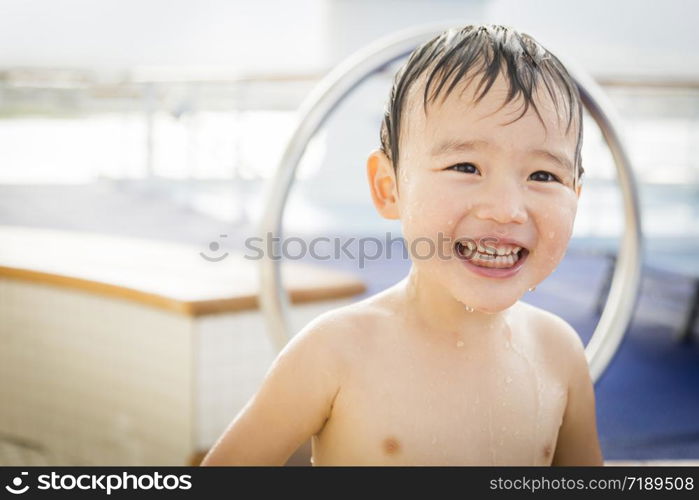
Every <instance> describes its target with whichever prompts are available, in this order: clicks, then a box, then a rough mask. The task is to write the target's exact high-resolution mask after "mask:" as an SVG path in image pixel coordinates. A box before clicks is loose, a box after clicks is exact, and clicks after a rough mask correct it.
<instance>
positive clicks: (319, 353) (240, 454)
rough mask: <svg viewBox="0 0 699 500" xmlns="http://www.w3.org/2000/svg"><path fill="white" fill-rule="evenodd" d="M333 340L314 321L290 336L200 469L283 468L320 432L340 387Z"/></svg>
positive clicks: (320, 324) (325, 329)
mask: <svg viewBox="0 0 699 500" xmlns="http://www.w3.org/2000/svg"><path fill="white" fill-rule="evenodd" d="M334 338H336V336H333V335H332V332H330V331H328V329H327V328H326V327H323V326H322V323H321V322H318V320H316V321H314V322H312V323H311V324H309V325H308V326H307V327H306V328H305V329H304V330H302V331H301V332H299V333H298V334H297V335H295V336H294V337H293V339H291V341H290V342H289V343H288V344H287V345H286V346H285V347H284V349H283V350H282V352H281V353H280V354H279V356H277V358H276V359H275V360H274V362H273V363H272V365H271V367H270V368H269V370H268V371H267V374H266V375H265V378H264V380H263V382H262V385H261V387H260V389H259V390H258V392H257V393H256V394H255V395H254V396H253V397H252V398H251V399H250V400H249V401H248V403H247V404H246V405H245V407H244V408H243V409H242V410H241V411H240V412H239V413H238V415H237V416H236V417H235V419H234V420H233V421H232V422H231V424H230V425H229V426H228V428H227V429H226V430H225V432H224V433H223V435H222V436H221V437H220V438H219V439H218V441H217V442H216V444H215V445H214V446H213V447H212V448H211V450H209V453H208V454H207V455H206V456H205V457H204V460H203V461H202V463H201V465H203V466H207V465H284V464H285V463H286V461H287V459H288V458H289V456H290V455H291V454H292V453H293V452H294V451H296V449H298V447H299V446H300V445H301V444H303V443H304V442H305V441H306V440H307V439H308V438H309V437H310V436H312V435H314V434H316V433H317V432H318V431H320V430H321V428H322V427H323V425H324V423H325V420H326V419H327V418H328V417H329V416H330V410H331V408H332V404H333V401H334V398H335V396H336V394H337V392H338V390H339V387H340V384H339V367H340V365H341V363H339V362H338V359H337V357H338V356H337V352H338V351H337V349H334V348H333V339H334Z"/></svg>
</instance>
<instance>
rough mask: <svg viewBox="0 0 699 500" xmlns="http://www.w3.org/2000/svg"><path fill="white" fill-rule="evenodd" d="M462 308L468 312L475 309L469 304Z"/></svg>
mask: <svg viewBox="0 0 699 500" xmlns="http://www.w3.org/2000/svg"><path fill="white" fill-rule="evenodd" d="M464 309H466V312H470V313H472V312H473V311H475V309H474V308H473V307H471V306H464Z"/></svg>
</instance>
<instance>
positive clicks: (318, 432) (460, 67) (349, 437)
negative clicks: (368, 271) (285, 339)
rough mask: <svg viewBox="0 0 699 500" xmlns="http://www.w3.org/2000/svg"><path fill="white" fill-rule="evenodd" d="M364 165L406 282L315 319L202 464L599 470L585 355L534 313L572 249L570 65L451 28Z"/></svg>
mask: <svg viewBox="0 0 699 500" xmlns="http://www.w3.org/2000/svg"><path fill="white" fill-rule="evenodd" d="M381 142H382V148H381V150H378V151H374V152H372V153H371V155H370V156H369V159H368V162H367V173H368V179H369V185H370V188H371V195H372V198H373V201H374V204H375V206H376V208H377V210H378V211H379V213H380V214H381V215H382V216H383V217H386V218H390V219H400V221H401V224H402V229H403V236H404V238H405V241H406V244H407V245H408V247H409V249H410V254H411V259H412V261H413V262H412V267H411V270H410V273H409V275H408V276H407V277H406V278H405V279H404V280H403V281H401V282H399V283H398V284H396V285H394V286H393V287H391V288H389V289H387V290H385V291H383V292H381V293H379V294H377V295H375V296H373V297H370V298H367V299H365V300H363V301H361V302H359V303H356V304H353V305H351V306H348V307H344V308H341V309H338V310H334V311H330V312H328V313H325V314H323V315H321V316H320V317H318V318H316V319H315V320H314V321H313V322H311V323H310V324H309V325H307V326H306V327H305V328H304V329H303V330H302V331H301V332H299V333H298V334H297V335H296V336H295V337H294V338H293V339H292V340H291V341H290V342H289V344H288V345H287V346H286V347H285V349H284V350H283V351H282V353H281V354H280V355H279V356H278V358H277V359H276V360H275V362H274V363H273V365H272V367H271V368H270V369H269V371H268V373H267V375H266V377H265V380H264V382H263V384H262V386H261V388H260V389H259V392H258V393H257V394H256V395H255V396H254V397H253V398H252V399H251V400H250V401H249V402H248V403H247V405H246V406H245V407H244V408H243V409H242V411H241V412H240V413H239V414H238V415H237V416H236V418H235V419H234V420H233V422H232V423H231V424H230V426H229V427H228V429H227V430H226V431H225V433H224V434H223V436H221V438H220V439H219V441H218V442H217V443H216V445H215V446H214V447H213V448H212V449H211V451H210V452H209V454H208V455H207V456H206V457H205V459H204V461H203V463H202V465H233V464H249V465H257V464H276V465H281V464H284V463H285V461H286V460H287V458H288V457H289V456H290V455H291V454H292V453H293V452H294V451H295V450H296V449H297V448H298V446H299V445H301V444H302V443H303V442H305V441H306V440H307V439H308V438H309V437H311V436H312V437H313V439H312V446H313V458H312V460H311V462H312V463H314V464H315V465H379V464H380V465H551V464H553V465H602V455H601V452H600V447H599V443H598V437H597V430H596V423H595V403H594V393H593V388H592V383H591V380H590V376H589V371H588V365H587V362H586V359H585V355H584V349H583V345H582V343H581V341H580V339H579V337H578V335H577V334H576V332H575V331H574V330H573V329H572V328H571V327H570V326H569V325H568V324H567V323H566V322H565V321H564V320H562V319H560V318H558V317H557V316H555V315H553V314H551V313H548V312H545V311H543V310H541V309H538V308H536V307H534V306H531V305H527V304H526V303H523V302H520V301H519V299H520V298H521V297H522V295H524V294H525V293H526V292H527V291H528V290H531V289H533V288H534V287H535V286H536V285H537V284H538V283H540V282H541V281H542V280H543V279H545V278H546V277H547V276H548V275H549V274H550V273H551V272H552V271H553V270H554V269H555V268H556V266H557V265H558V263H559V262H560V261H561V259H562V258H563V255H564V254H565V251H566V246H567V243H568V240H569V238H570V236H571V233H572V229H573V222H574V219H575V214H576V209H577V202H578V197H579V196H580V176H581V174H582V171H583V169H582V166H581V157H580V147H581V142H582V105H581V101H580V97H579V95H578V92H577V89H576V86H575V84H574V82H573V81H572V80H571V78H570V76H569V75H568V73H567V72H566V70H565V68H564V67H563V66H562V65H561V63H560V62H559V61H558V60H557V59H556V58H555V57H554V56H553V55H552V54H550V53H549V52H548V51H546V50H545V49H544V48H543V47H541V46H540V45H539V44H538V43H537V42H536V41H535V40H533V39H532V38H531V37H529V36H527V35H525V34H522V33H518V32H517V31H515V30H513V29H511V28H507V27H503V26H495V25H484V26H467V27H464V28H463V29H453V30H449V31H447V32H445V33H443V34H441V35H440V36H438V37H436V38H435V39H433V40H431V41H429V42H427V43H426V44H424V45H423V46H421V47H419V48H418V49H416V50H415V52H413V54H412V55H411V57H410V59H409V61H408V62H407V63H406V65H405V66H404V67H403V68H402V69H401V70H400V72H399V73H398V74H397V75H396V79H395V82H394V86H393V89H392V91H391V95H390V99H389V103H388V106H387V110H386V116H385V120H384V123H383V126H382V131H381Z"/></svg>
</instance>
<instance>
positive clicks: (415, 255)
mask: <svg viewBox="0 0 699 500" xmlns="http://www.w3.org/2000/svg"><path fill="white" fill-rule="evenodd" d="M474 81H475V82H478V81H479V78H475V79H474ZM423 82H424V80H423ZM476 86H477V85H476V84H473V83H472V84H471V85H469V86H465V84H462V85H460V86H457V87H456V88H455V89H454V91H452V92H451V93H450V94H449V96H448V97H447V98H446V99H444V100H443V96H440V97H439V98H438V100H437V101H435V102H434V103H432V104H430V105H428V108H427V115H425V113H424V112H423V107H422V106H423V104H422V93H423V89H424V87H423V84H419V85H418V84H416V85H414V86H413V88H412V89H411V93H410V95H409V96H408V99H407V101H406V104H405V108H404V111H403V117H404V120H403V124H404V125H403V128H402V130H401V134H400V137H401V141H400V148H399V151H400V160H399V165H400V166H399V172H398V179H397V180H396V182H397V185H398V189H397V190H396V192H395V207H394V208H395V216H397V217H400V220H401V223H402V228H403V236H404V238H405V240H406V243H407V244H408V245H410V246H409V248H410V249H411V254H412V260H413V264H414V265H415V266H416V267H417V269H418V272H420V273H421V274H422V275H423V276H429V277H430V280H433V281H434V280H436V282H438V283H439V284H440V285H441V286H443V287H445V288H446V289H447V290H448V291H449V292H450V293H451V295H452V296H453V297H454V298H456V299H457V300H459V301H460V302H462V303H463V304H465V305H467V306H470V307H474V308H476V309H478V310H481V311H484V312H496V311H500V310H503V309H505V308H507V307H509V306H511V305H512V304H514V303H515V302H516V301H517V300H518V299H519V298H520V297H521V296H522V295H524V294H525V293H526V292H527V290H528V289H529V288H530V287H533V286H536V285H537V284H538V283H540V282H541V281H542V280H544V279H545V278H546V277H547V276H548V275H549V274H550V273H551V272H552V271H553V270H554V269H555V268H556V266H557V265H558V264H559V262H560V261H561V259H562V258H563V256H564V254H565V250H566V247H567V244H568V241H569V239H570V236H571V234H572V230H573V222H574V220H575V214H576V210H577V202H578V197H579V194H580V191H579V187H578V189H577V190H576V189H575V188H574V177H575V171H574V155H575V149H576V141H577V125H575V126H572V127H571V128H570V130H569V132H568V134H566V130H565V129H566V124H567V122H566V119H565V117H564V115H563V106H562V105H559V107H560V108H561V111H560V112H559V113H558V114H557V112H556V110H555V108H554V105H553V102H552V101H551V100H550V99H549V98H548V93H546V92H539V93H538V96H539V97H538V98H536V100H535V102H536V104H537V108H538V110H539V113H540V114H541V117H542V119H543V121H544V123H545V127H544V125H542V123H541V121H539V118H538V117H537V115H536V112H535V111H534V109H533V108H532V107H531V106H530V107H529V109H528V110H527V113H526V114H525V115H524V116H523V117H522V118H520V119H518V120H516V121H512V120H514V119H515V118H516V117H518V116H519V115H520V114H521V112H522V106H523V101H522V99H519V98H518V99H515V100H514V101H512V102H510V103H509V104H507V105H506V106H504V107H502V108H501V106H502V104H503V103H504V101H505V97H506V95H507V91H508V86H507V82H506V81H505V80H504V79H503V77H502V76H500V77H499V78H498V79H497V80H496V81H495V83H494V84H493V86H492V87H491V89H490V90H489V91H488V93H487V94H486V95H485V96H484V97H483V98H482V99H481V101H479V102H478V103H477V104H476V103H475V95H474V91H475V87H476ZM500 108H501V109H500ZM508 122H512V123H509V124H506V123H508ZM537 151H538V152H537ZM542 151H546V152H549V153H552V154H553V155H554V156H555V157H557V158H558V159H559V160H560V162H558V161H556V159H555V158H554V157H552V156H551V155H549V154H547V153H544V152H542ZM440 233H441V236H440ZM493 236H494V237H496V238H498V240H496V239H493V238H490V239H486V240H483V239H482V238H484V237H493ZM501 239H513V240H516V241H518V242H520V243H521V244H523V245H522V246H524V248H525V249H526V250H522V251H520V252H519V255H518V256H517V257H518V258H517V259H516V258H515V257H516V256H515V255H512V256H511V257H506V256H503V257H499V258H498V260H497V264H496V263H495V261H494V260H493V259H494V257H491V258H490V259H485V260H484V259H480V258H476V257H477V256H476V255H475V254H474V253H473V252H469V250H468V248H462V247H460V246H458V245H455V242H456V241H457V240H461V241H466V240H470V241H473V242H474V243H478V242H479V240H481V243H482V245H483V246H484V247H486V248H487V247H491V248H500V249H501V250H503V253H505V254H507V253H508V252H510V251H511V250H512V247H513V246H514V245H506V244H503V243H502V241H501ZM428 240H431V241H432V242H433V246H434V248H439V249H441V256H440V252H439V251H434V252H432V253H433V254H432V255H431V257H429V258H426V256H427V255H429V254H430V245H429V244H428V243H427V241H428ZM460 251H461V255H459V252H460ZM498 253H500V252H498ZM513 262H514V264H513ZM493 267H496V268H498V269H497V270H493V269H492V268H493Z"/></svg>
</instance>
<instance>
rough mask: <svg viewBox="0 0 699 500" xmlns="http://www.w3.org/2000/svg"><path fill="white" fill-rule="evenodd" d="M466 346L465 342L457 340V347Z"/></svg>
mask: <svg viewBox="0 0 699 500" xmlns="http://www.w3.org/2000/svg"><path fill="white" fill-rule="evenodd" d="M463 346H464V341H463V340H457V341H456V347H463Z"/></svg>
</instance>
